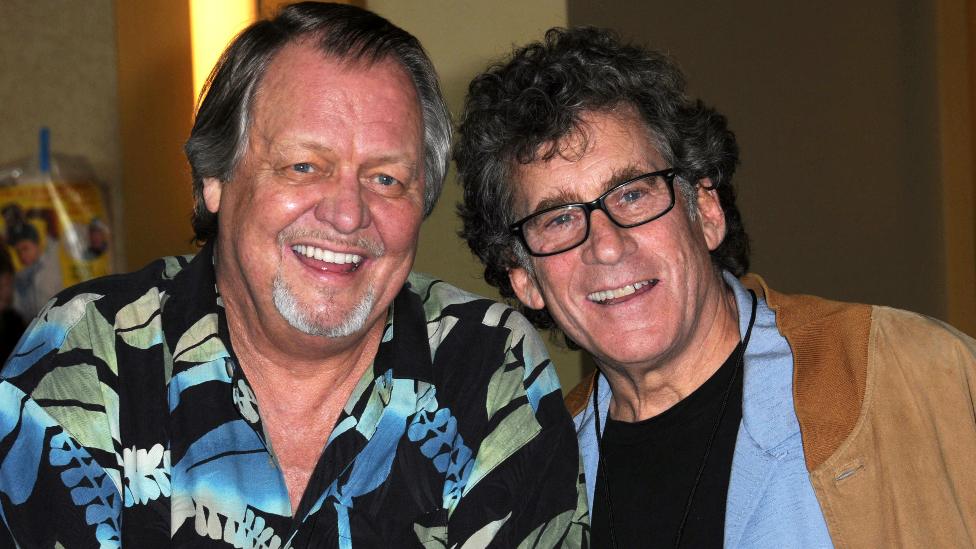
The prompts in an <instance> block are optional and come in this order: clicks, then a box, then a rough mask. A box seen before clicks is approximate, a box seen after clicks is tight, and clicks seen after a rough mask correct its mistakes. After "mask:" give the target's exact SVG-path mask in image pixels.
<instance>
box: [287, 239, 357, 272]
mask: <svg viewBox="0 0 976 549" xmlns="http://www.w3.org/2000/svg"><path fill="white" fill-rule="evenodd" d="M291 249H292V251H293V252H295V253H296V254H298V255H300V256H304V257H306V258H308V259H314V260H316V261H321V262H323V263H332V264H334V265H341V266H344V267H345V268H346V269H348V271H350V272H351V271H355V270H356V269H358V268H359V266H360V265H361V264H362V262H363V256H361V255H357V254H346V253H340V252H333V251H332V250H326V249H324V248H316V247H315V246H309V245H307V244H296V245H294V246H292V247H291Z"/></svg>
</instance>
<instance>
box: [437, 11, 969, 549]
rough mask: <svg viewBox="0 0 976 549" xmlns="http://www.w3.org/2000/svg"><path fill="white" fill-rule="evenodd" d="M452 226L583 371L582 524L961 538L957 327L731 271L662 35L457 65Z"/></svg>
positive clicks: (613, 529) (603, 540) (709, 169)
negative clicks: (587, 372)
mask: <svg viewBox="0 0 976 549" xmlns="http://www.w3.org/2000/svg"><path fill="white" fill-rule="evenodd" d="M459 134H460V140H459V142H458V144H457V146H456V148H455V153H454V156H455V160H456V162H457V166H458V171H459V174H460V178H461V182H462V185H463V187H464V201H463V203H462V204H461V205H460V207H459V213H460V215H461V217H462V219H463V221H464V228H463V230H462V236H463V237H464V238H465V239H467V242H468V245H469V246H470V247H471V249H472V251H473V252H474V253H475V254H476V255H477V256H478V257H479V258H480V259H481V261H482V262H483V263H484V266H485V278H486V280H487V281H488V282H490V283H491V284H493V285H495V286H497V287H498V288H499V290H500V291H501V293H502V295H504V296H506V297H509V298H517V299H518V301H519V302H520V306H521V308H522V309H523V311H524V312H525V313H526V314H527V316H528V317H529V318H530V319H531V320H532V321H533V323H534V324H535V325H536V326H537V327H540V328H553V327H554V328H558V329H559V330H560V331H561V332H562V333H563V334H564V335H565V336H566V339H567V341H568V342H569V343H570V344H572V345H576V346H579V347H581V348H583V349H584V350H585V351H586V352H588V353H589V354H590V355H591V356H592V358H593V360H594V361H595V362H596V364H597V370H596V371H595V372H594V373H593V374H592V375H591V376H589V377H588V378H587V379H585V380H584V381H583V382H582V383H581V384H580V385H579V386H578V387H577V388H576V389H574V390H573V391H571V392H570V394H569V395H568V396H567V405H568V406H569V408H570V410H571V412H572V413H573V415H574V419H575V422H576V427H577V436H578V439H579V443H580V449H581V455H582V459H583V462H584V471H585V476H586V483H587V491H588V495H589V497H590V509H591V514H592V529H593V530H592V534H593V537H592V540H593V545H594V546H595V547H637V546H641V547H645V546H662V545H664V546H667V545H673V546H685V547H718V546H722V545H725V546H728V547H735V546H747V547H825V546H831V545H833V544H836V545H850V546H888V545H901V546H923V545H928V546H971V545H973V544H974V543H976V474H974V473H973V468H972V467H971V460H972V456H973V455H976V422H974V420H973V418H974V408H973V404H972V403H973V401H974V394H976V342H974V341H973V340H972V339H970V338H968V337H967V336H965V335H963V334H961V333H959V332H958V331H956V330H954V329H952V328H951V327H949V326H946V325H944V324H941V323H939V322H938V321H935V320H932V319H928V318H925V317H922V316H920V315H916V314H913V313H908V312H905V311H897V310H893V309H890V308H884V307H871V306H867V305H855V304H845V303H837V302H831V301H827V300H824V299H820V298H815V297H810V296H792V295H785V294H781V293H778V292H775V291H773V290H771V289H770V288H769V287H768V286H767V285H766V283H765V282H764V281H763V280H762V279H761V278H759V277H757V276H755V275H747V274H746V272H747V270H748V266H749V240H748V237H747V235H746V233H745V230H744V228H743V224H742V220H741V216H740V214H739V211H738V209H737V207H736V204H735V188H734V187H733V184H732V176H733V174H734V172H735V168H736V164H737V162H738V147H737V145H736V141H735V136H734V135H733V134H732V132H731V131H730V130H729V129H728V126H727V124H726V119H725V117H723V116H722V115H721V114H719V113H718V112H716V111H715V110H714V109H712V108H710V107H708V106H706V105H704V104H703V103H702V102H701V101H699V100H695V99H692V98H690V97H689V96H688V95H687V93H686V90H685V82H684V77H683V76H682V74H681V72H680V71H679V70H678V69H677V67H676V66H675V64H674V63H673V62H672V61H671V60H670V59H668V58H667V57H666V56H664V55H661V54H659V53H655V52H652V51H647V50H645V49H642V48H640V47H636V46H632V45H628V44H625V43H622V42H621V41H620V40H619V39H618V38H617V37H616V36H615V35H613V34H612V33H610V32H608V31H602V30H597V29H591V28H578V29H570V30H564V29H553V30H550V31H549V32H548V33H547V34H546V37H545V40H544V41H541V42H537V43H533V44H530V45H528V46H526V47H523V48H520V49H518V50H516V51H515V52H514V53H513V54H512V56H511V58H510V59H508V60H506V61H505V62H503V63H500V64H497V65H494V66H492V67H490V68H489V69H488V70H487V71H486V72H484V73H483V74H481V75H479V76H478V77H476V78H475V80H474V81H473V82H472V83H471V86H470V89H469V95H468V98H467V100H466V103H465V108H464V113H463V116H462V120H461V124H460V127H459Z"/></svg>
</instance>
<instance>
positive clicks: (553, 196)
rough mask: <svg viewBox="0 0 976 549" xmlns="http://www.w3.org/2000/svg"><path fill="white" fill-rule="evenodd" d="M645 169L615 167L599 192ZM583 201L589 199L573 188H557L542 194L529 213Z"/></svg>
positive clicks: (630, 166)
mask: <svg viewBox="0 0 976 549" xmlns="http://www.w3.org/2000/svg"><path fill="white" fill-rule="evenodd" d="M646 170H647V168H641V167H638V166H635V165H633V164H631V165H629V166H625V167H623V168H617V169H615V170H613V172H612V173H611V174H610V177H608V178H607V179H606V180H605V181H604V182H603V187H602V189H601V190H600V194H603V193H605V192H607V191H608V190H610V189H611V188H612V187H614V186H615V185H619V184H620V183H623V182H624V181H627V180H628V179H633V178H635V177H638V176H640V175H644V174H645V173H649V172H647V171H646ZM654 170H656V168H654V167H653V166H652V167H651V171H654ZM594 198H596V197H594ZM591 200H592V199H591ZM583 202H589V200H583V199H582V198H580V196H579V194H578V193H577V192H575V191H573V190H570V189H557V190H556V191H554V192H551V193H549V194H547V195H545V196H543V197H542V200H540V201H539V203H538V204H536V206H535V208H534V209H533V210H532V212H531V213H530V214H529V215H531V214H533V213H536V212H541V211H542V210H547V209H549V208H555V207H558V206H564V205H567V204H581V203H583Z"/></svg>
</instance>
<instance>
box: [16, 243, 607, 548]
mask: <svg viewBox="0 0 976 549" xmlns="http://www.w3.org/2000/svg"><path fill="white" fill-rule="evenodd" d="M585 497H586V496H585V491H584V489H583V485H582V478H581V476H580V472H579V460H578V452H577V448H576V435H575V432H574V430H573V426H572V422H571V420H570V418H569V415H568V413H567V412H566V410H565V409H564V407H563V404H562V398H561V395H560V390H559V383H558V381H557V378H556V374H555V371H554V369H553V368H552V366H551V364H550V362H549V360H548V358H547V356H546V353H545V350H544V347H543V345H542V344H541V342H540V341H539V338H538V335H537V334H536V333H535V331H534V330H533V329H532V328H531V326H530V325H529V324H528V323H527V321H526V320H525V319H524V318H522V317H521V316H519V315H518V314H517V313H515V312H514V311H512V310H511V309H510V308H508V307H506V306H504V305H501V304H498V303H494V302H492V301H490V300H487V299H482V298H479V297H477V296H473V295H471V294H467V293H465V292H463V291H461V290H458V289H456V288H453V287H451V286H449V285H447V284H445V283H443V282H440V281H437V280H433V279H430V278H426V277H424V276H421V275H411V277H410V278H409V280H408V282H407V283H406V284H405V286H404V288H403V289H402V290H401V291H400V293H399V294H398V295H397V297H396V299H395V300H394V303H393V306H392V308H391V311H390V312H389V314H388V317H387V323H386V327H385V332H384V335H383V338H382V342H381V343H380V347H379V349H378V352H377V355H376V358H375V360H374V363H373V366H372V369H370V370H368V371H367V373H366V374H365V375H364V377H363V378H362V379H361V380H360V382H359V384H358V386H357V387H356V389H355V390H354V391H353V394H352V395H351V396H350V398H349V400H348V402H347V404H346V406H345V408H344V411H343V413H342V414H341V415H340V416H339V418H338V420H337V423H336V425H335V428H334V430H333V431H332V435H331V437H330V439H329V441H328V443H327V444H326V447H325V449H324V450H323V452H322V456H321V457H320V460H319V462H318V464H317V466H316V468H315V470H314V472H313V474H312V477H311V479H310V481H309V483H308V486H307V488H306V490H305V493H304V497H303V499H302V501H301V503H300V504H299V507H298V510H297V513H295V514H294V516H293V515H292V512H291V505H290V501H289V499H288V492H287V488H286V485H285V482H284V477H283V475H282V472H281V469H280V467H279V466H278V463H277V460H276V458H275V453H274V451H273V449H272V448H271V445H270V443H269V440H268V437H267V436H266V434H265V432H264V429H263V428H262V424H261V413H260V410H259V408H258V403H257V401H256V399H255V397H254V391H253V390H252V388H251V387H250V385H249V383H248V380H247V379H245V377H244V375H243V373H242V370H241V368H239V367H238V366H237V360H236V358H235V356H234V351H233V349H232V347H231V345H230V338H229V336H228V332H227V327H226V321H225V317H224V311H223V306H222V303H221V299H220V296H219V294H218V293H217V291H216V283H215V277H214V268H213V253H212V250H211V248H210V247H209V246H208V247H205V248H204V249H203V251H202V252H201V253H200V254H198V255H197V256H196V258H190V257H169V258H165V259H162V260H159V261H157V262H155V263H153V264H151V265H150V266H148V267H146V268H145V269H143V270H142V271H139V272H136V273H132V274H128V275H121V276H114V277H107V278H103V279H98V280H95V281H91V282H88V283H85V284H82V285H80V286H76V287H74V288H72V289H70V290H67V291H65V292H63V293H61V294H60V295H59V296H58V297H56V298H55V299H54V300H52V301H51V302H50V303H49V304H48V305H47V306H46V307H45V308H44V310H43V311H42V312H41V314H40V316H39V317H38V318H37V319H36V320H35V321H34V323H33V324H32V325H31V327H30V328H29V329H28V331H27V333H26V334H25V335H24V337H23V338H22V339H21V341H20V343H19V345H18V347H17V349H16V350H15V351H14V354H13V355H12V356H11V358H10V359H9V361H8V362H7V364H6V366H5V367H4V369H3V371H2V381H0V514H2V519H3V520H4V522H5V524H6V526H7V530H8V532H3V530H2V529H0V544H3V542H4V539H2V538H3V536H5V535H8V536H10V537H11V538H12V539H13V540H15V541H16V543H17V544H18V545H19V546H21V547H54V546H63V547H71V548H75V547H99V546H100V547H118V546H119V545H125V546H127V547H154V546H180V547H248V548H252V547H255V548H258V547H259V548H278V547H343V548H349V547H354V546H355V547H411V546H416V547H427V548H433V547H455V546H458V547H460V546H464V547H469V546H470V547H484V546H495V547H516V546H520V547H521V546H525V547H553V546H569V547H577V546H581V545H585V544H586V543H587V542H586V540H585V538H586V537H587V536H588V533H587V531H588V526H587V520H588V519H587V510H586V501H585ZM6 543H8V544H9V543H10V540H7V541H6Z"/></svg>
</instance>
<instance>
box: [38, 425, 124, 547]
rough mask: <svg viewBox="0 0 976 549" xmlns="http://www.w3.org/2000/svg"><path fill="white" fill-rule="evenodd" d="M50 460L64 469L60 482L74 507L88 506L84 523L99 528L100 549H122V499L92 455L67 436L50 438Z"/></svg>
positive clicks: (97, 534)
mask: <svg viewBox="0 0 976 549" xmlns="http://www.w3.org/2000/svg"><path fill="white" fill-rule="evenodd" d="M50 448H51V450H50V453H49V454H48V459H49V460H50V463H51V465H53V466H55V467H64V469H63V470H62V472H61V481H62V482H64V485H65V486H67V487H68V488H70V489H71V499H72V501H74V503H75V505H83V506H85V522H87V523H88V524H90V525H97V527H96V530H95V533H96V538H97V539H98V542H99V544H100V546H101V547H103V548H109V547H121V543H122V538H121V535H120V532H119V514H120V512H121V506H122V499H121V498H120V497H119V492H118V490H117V489H116V486H115V483H114V482H113V481H112V479H111V477H109V476H108V475H107V474H105V471H104V470H102V468H101V467H100V466H99V465H98V463H96V462H95V460H94V459H93V458H92V457H91V455H90V454H89V453H88V452H87V451H85V449H84V448H81V447H80V446H78V444H77V443H76V442H75V441H74V440H73V439H72V438H71V437H70V436H68V435H67V433H65V432H64V431H61V432H60V433H58V434H56V435H54V436H53V437H51V443H50Z"/></svg>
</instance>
